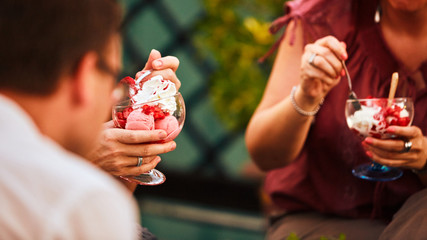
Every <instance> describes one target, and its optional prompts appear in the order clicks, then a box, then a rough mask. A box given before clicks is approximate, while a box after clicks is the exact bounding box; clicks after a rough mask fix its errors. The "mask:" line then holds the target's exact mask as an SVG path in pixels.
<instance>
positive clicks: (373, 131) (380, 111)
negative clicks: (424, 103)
mask: <svg viewBox="0 0 427 240" xmlns="http://www.w3.org/2000/svg"><path fill="white" fill-rule="evenodd" d="M354 101H356V100H351V99H349V100H347V102H346V107H345V115H346V119H347V125H348V127H349V128H350V129H351V130H352V131H353V132H355V133H356V134H358V135H359V136H361V137H362V138H363V139H364V138H366V137H374V138H379V139H388V138H395V137H396V136H393V135H391V134H388V133H386V129H387V128H388V127H389V126H392V125H395V126H409V125H411V123H412V119H413V116H414V104H413V102H412V99H410V98H394V99H388V98H368V99H358V100H357V101H359V102H360V104H361V109H359V110H356V109H355V107H354V106H355V104H354ZM352 172H353V175H355V176H356V177H359V178H362V179H367V180H372V181H391V180H395V179H398V178H399V177H401V176H402V174H403V173H402V170H400V169H399V168H394V167H387V166H384V165H381V164H378V163H376V162H374V161H372V163H368V164H362V165H360V166H357V167H356V168H355V169H353V171H352Z"/></svg>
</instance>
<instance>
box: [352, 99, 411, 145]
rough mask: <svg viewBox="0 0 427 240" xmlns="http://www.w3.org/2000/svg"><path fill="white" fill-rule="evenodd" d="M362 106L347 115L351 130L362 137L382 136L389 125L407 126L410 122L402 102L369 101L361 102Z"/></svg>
mask: <svg viewBox="0 0 427 240" xmlns="http://www.w3.org/2000/svg"><path fill="white" fill-rule="evenodd" d="M361 107H362V108H361V109H360V110H358V111H355V112H354V114H353V115H348V116H347V124H348V126H349V127H350V129H351V130H353V131H355V132H356V133H357V134H359V135H361V136H362V137H368V136H371V137H376V138H382V137H384V136H386V135H385V132H386V129H387V128H388V127H389V126H392V125H397V126H408V125H409V124H410V122H411V118H410V116H409V112H408V111H407V110H406V109H405V106H403V105H402V104H400V105H399V104H394V103H391V104H388V103H387V101H381V100H378V101H375V100H374V101H371V102H369V104H362V106H361Z"/></svg>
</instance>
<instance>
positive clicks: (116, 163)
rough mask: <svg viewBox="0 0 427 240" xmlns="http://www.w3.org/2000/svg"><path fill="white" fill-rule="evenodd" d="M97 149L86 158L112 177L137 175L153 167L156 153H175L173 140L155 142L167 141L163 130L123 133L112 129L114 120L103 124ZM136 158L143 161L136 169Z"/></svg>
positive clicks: (125, 131)
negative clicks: (164, 141)
mask: <svg viewBox="0 0 427 240" xmlns="http://www.w3.org/2000/svg"><path fill="white" fill-rule="evenodd" d="M104 126H105V129H104V130H103V131H102V134H101V138H100V141H99V142H98V146H97V148H96V149H94V151H92V153H91V154H90V155H89V156H88V159H89V160H90V161H91V162H92V163H94V164H95V165H97V166H99V167H100V168H102V169H103V170H105V171H106V172H108V173H110V174H112V175H114V176H129V177H130V176H137V175H140V174H142V173H145V172H148V171H149V170H151V169H153V168H155V167H156V165H157V164H158V163H159V162H160V157H159V156H158V155H159V154H162V153H167V152H170V151H173V150H175V148H176V143H175V142H174V141H170V142H166V143H154V142H158V141H161V140H162V139H164V138H166V132H165V131H163V130H150V131H144V130H126V129H120V128H114V123H113V121H109V122H107V123H105V124H104ZM138 157H142V158H143V163H142V165H141V166H139V167H138V166H137V163H138Z"/></svg>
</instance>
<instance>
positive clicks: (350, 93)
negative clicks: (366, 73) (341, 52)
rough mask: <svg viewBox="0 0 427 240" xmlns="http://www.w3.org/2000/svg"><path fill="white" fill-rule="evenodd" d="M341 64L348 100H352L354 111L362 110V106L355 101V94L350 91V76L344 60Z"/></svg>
mask: <svg viewBox="0 0 427 240" xmlns="http://www.w3.org/2000/svg"><path fill="white" fill-rule="evenodd" d="M341 63H342V66H343V67H344V71H345V75H346V77H347V81H348V91H349V95H348V98H349V99H352V100H354V101H353V102H352V104H353V107H354V109H355V110H356V111H358V110H360V109H362V106H361V105H360V102H359V101H358V100H357V96H356V93H355V92H354V91H353V89H352V86H351V78H350V74H349V73H348V70H347V66H346V65H345V62H344V60H341Z"/></svg>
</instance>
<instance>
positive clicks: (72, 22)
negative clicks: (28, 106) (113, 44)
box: [0, 0, 122, 95]
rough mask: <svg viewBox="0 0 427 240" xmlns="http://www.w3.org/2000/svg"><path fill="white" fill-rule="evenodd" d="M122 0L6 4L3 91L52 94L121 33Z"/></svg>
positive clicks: (0, 18) (1, 8)
mask: <svg viewBox="0 0 427 240" xmlns="http://www.w3.org/2000/svg"><path fill="white" fill-rule="evenodd" d="M121 18H122V13H121V8H120V5H119V3H118V2H117V1H116V0H37V1H35V0H1V1H0V89H9V90H15V91H20V92H25V93H29V94H39V95H47V94H50V93H52V92H53V91H54V90H55V89H56V87H57V85H58V83H57V81H58V79H59V78H60V77H61V76H62V75H64V74H72V73H73V71H74V70H75V68H76V67H77V64H78V63H79V61H80V60H81V58H82V57H83V55H84V54H86V53H87V52H89V51H95V52H97V53H98V54H99V55H100V56H101V55H102V53H103V51H104V50H105V49H106V46H107V44H108V43H109V41H111V39H112V36H114V34H117V33H118V32H119V28H120V24H121Z"/></svg>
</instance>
